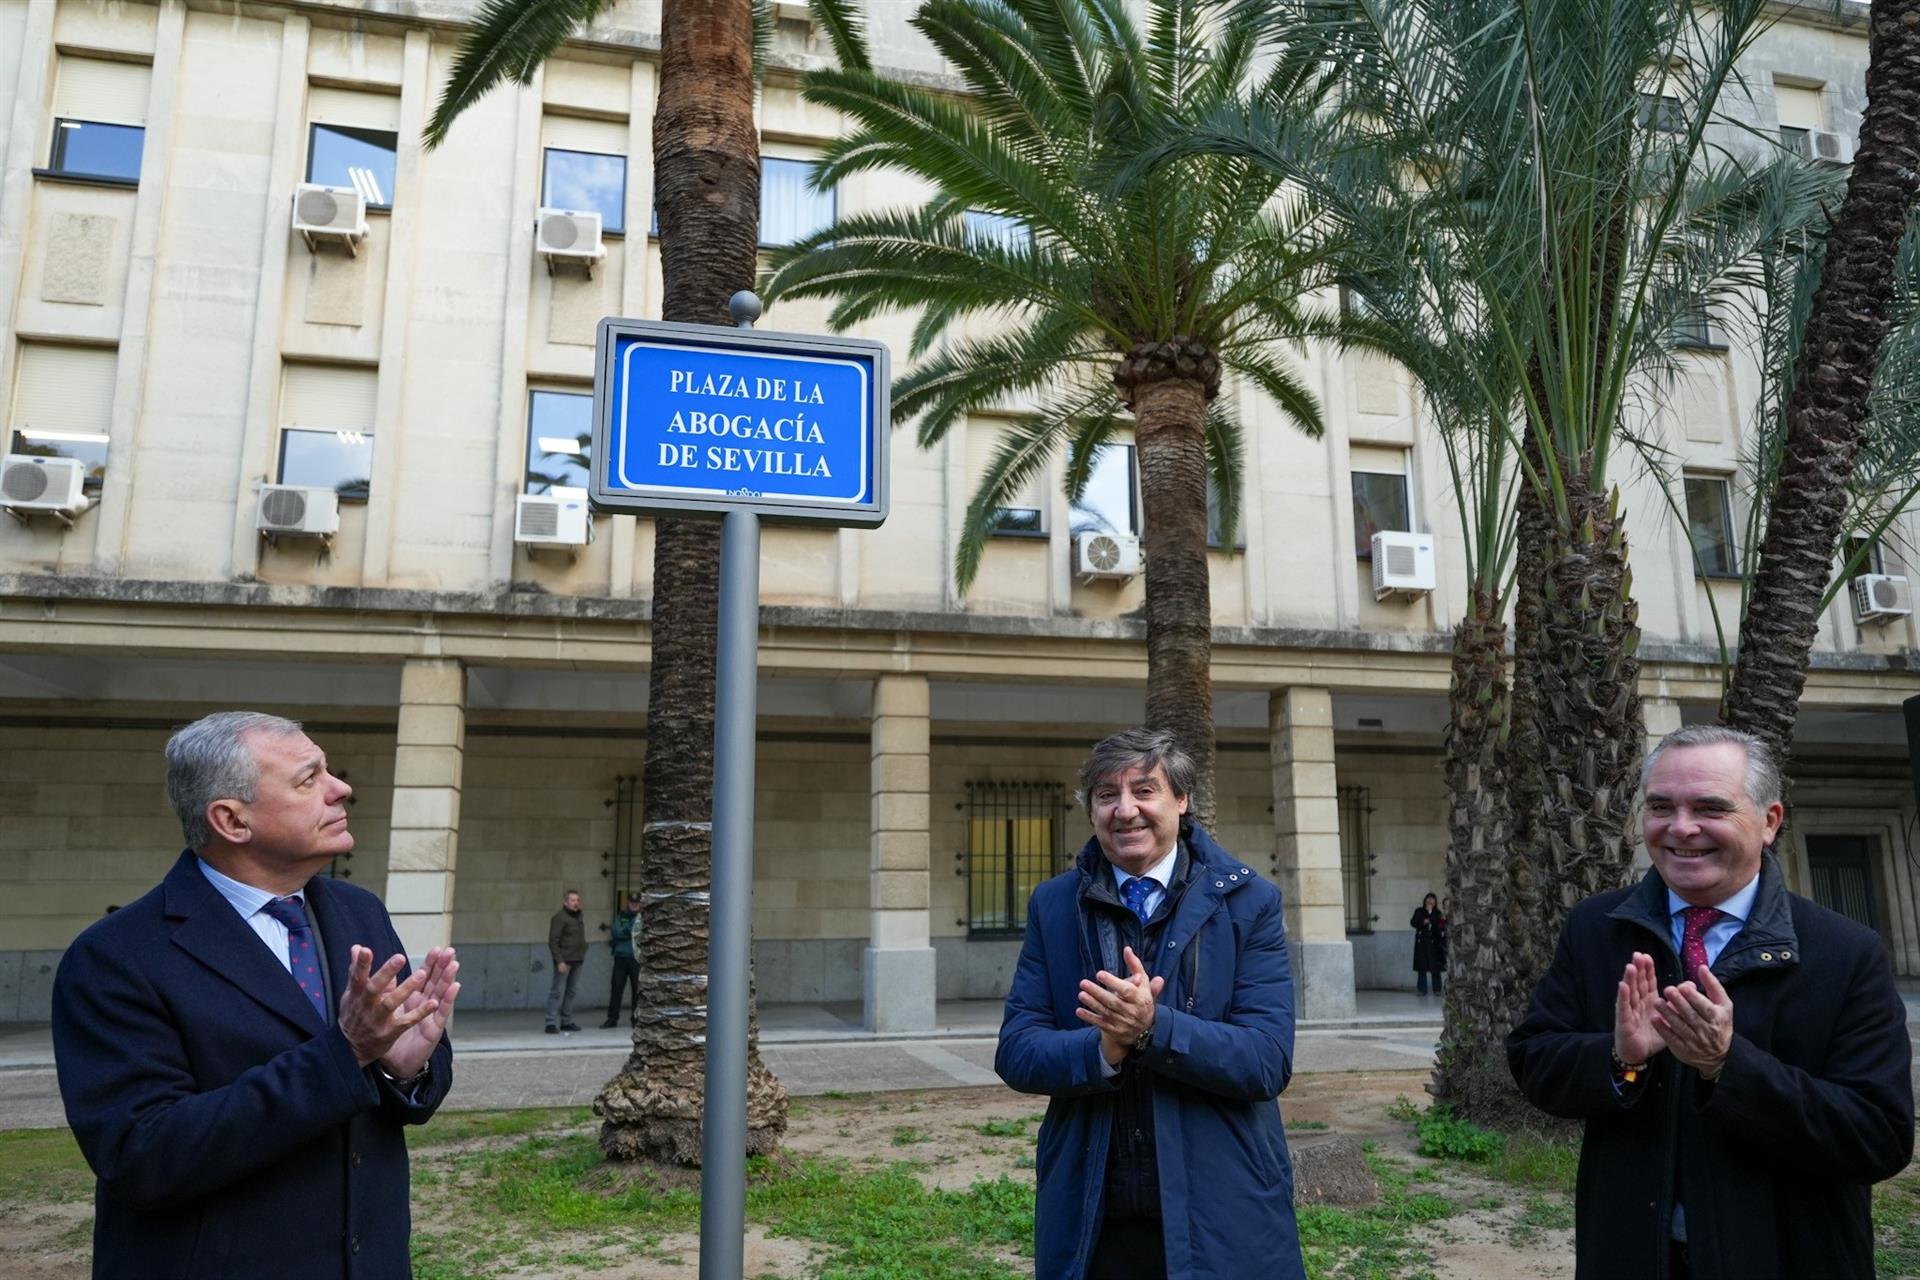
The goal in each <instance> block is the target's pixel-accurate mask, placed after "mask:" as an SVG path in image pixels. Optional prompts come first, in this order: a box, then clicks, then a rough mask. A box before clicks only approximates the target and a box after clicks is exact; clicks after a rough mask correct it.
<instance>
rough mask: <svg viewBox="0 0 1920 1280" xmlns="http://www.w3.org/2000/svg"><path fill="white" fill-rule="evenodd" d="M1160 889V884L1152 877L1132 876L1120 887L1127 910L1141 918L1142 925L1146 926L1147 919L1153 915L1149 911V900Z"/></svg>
mask: <svg viewBox="0 0 1920 1280" xmlns="http://www.w3.org/2000/svg"><path fill="white" fill-rule="evenodd" d="M1159 887H1160V882H1159V881H1157V880H1155V879H1154V878H1153V877H1152V876H1132V877H1129V878H1128V880H1127V881H1126V882H1125V883H1124V884H1122V885H1121V886H1120V897H1121V898H1122V900H1124V901H1125V902H1126V904H1127V909H1128V910H1129V911H1131V912H1133V914H1135V915H1137V916H1139V917H1140V923H1141V924H1145V923H1146V922H1147V917H1148V916H1149V915H1151V914H1152V913H1151V912H1149V911H1148V910H1147V899H1148V898H1150V897H1152V896H1153V891H1154V890H1155V889H1158V888H1159Z"/></svg>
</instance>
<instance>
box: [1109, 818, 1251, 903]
mask: <svg viewBox="0 0 1920 1280" xmlns="http://www.w3.org/2000/svg"><path fill="white" fill-rule="evenodd" d="M1180 849H1181V852H1182V853H1184V854H1185V855H1186V856H1185V857H1183V858H1181V859H1180V861H1179V862H1178V863H1176V864H1175V865H1174V869H1173V884H1172V885H1169V886H1168V889H1169V890H1172V889H1174V888H1176V887H1178V886H1179V885H1180V884H1181V883H1182V882H1183V881H1191V883H1190V884H1189V885H1188V890H1189V892H1188V893H1187V894H1186V897H1189V898H1191V897H1194V896H1195V895H1196V894H1197V895H1200V896H1202V897H1204V898H1205V899H1206V900H1207V901H1208V904H1209V905H1208V908H1207V909H1208V910H1209V911H1211V910H1212V906H1211V904H1212V902H1213V901H1214V900H1216V899H1220V898H1224V897H1226V896H1227V895H1228V894H1231V893H1234V892H1237V891H1238V890H1240V889H1242V888H1245V887H1246V886H1247V885H1249V884H1252V883H1253V881H1254V879H1255V878H1256V877H1255V875H1254V871H1253V868H1252V867H1251V866H1249V865H1248V864H1247V863H1245V862H1242V861H1241V860H1240V859H1238V858H1236V857H1234V856H1233V855H1232V854H1230V853H1228V852H1227V851H1226V850H1225V849H1222V848H1221V847H1220V845H1219V844H1218V843H1217V842H1215V840H1214V838H1213V837H1212V836H1210V835H1208V834H1207V832H1206V829H1205V828H1203V827H1201V826H1198V825H1197V824H1195V823H1194V822H1193V820H1192V819H1190V818H1182V819H1180ZM1074 865H1075V867H1076V869H1077V870H1078V871H1079V872H1080V894H1081V896H1082V897H1090V898H1095V899H1098V900H1099V901H1102V902H1116V903H1117V902H1119V901H1120V895H1119V894H1118V893H1116V892H1115V891H1114V887H1113V873H1112V872H1110V871H1108V870H1107V868H1108V867H1109V866H1110V865H1112V864H1110V863H1109V862H1108V861H1107V855H1106V853H1105V852H1103V851H1102V850H1101V848H1100V841H1099V839H1098V838H1097V837H1089V838H1088V840H1087V842H1086V844H1084V845H1082V846H1081V847H1080V852H1079V854H1077V855H1076V856H1075V858H1074Z"/></svg>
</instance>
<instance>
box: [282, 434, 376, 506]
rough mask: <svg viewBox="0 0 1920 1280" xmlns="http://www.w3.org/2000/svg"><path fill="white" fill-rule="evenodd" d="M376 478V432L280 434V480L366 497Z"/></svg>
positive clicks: (347, 495)
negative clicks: (374, 442)
mask: <svg viewBox="0 0 1920 1280" xmlns="http://www.w3.org/2000/svg"><path fill="white" fill-rule="evenodd" d="M372 477H373V434H372V433H371V432H368V431H306V430H302V429H300V428H298V427H288V428H287V429H286V430H285V431H282V432H281V433H280V483H281V484H305V485H313V486H314V487H316V488H320V489H332V490H333V491H334V492H335V493H337V494H339V495H340V496H341V497H343V498H364V497H366V496H367V489H368V486H369V484H370V482H371V480H372Z"/></svg>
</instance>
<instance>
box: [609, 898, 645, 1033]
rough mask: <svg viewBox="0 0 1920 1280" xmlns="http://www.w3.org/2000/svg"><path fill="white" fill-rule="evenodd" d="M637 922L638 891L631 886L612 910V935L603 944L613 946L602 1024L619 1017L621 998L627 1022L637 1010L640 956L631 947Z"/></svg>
mask: <svg viewBox="0 0 1920 1280" xmlns="http://www.w3.org/2000/svg"><path fill="white" fill-rule="evenodd" d="M639 923H640V894H639V891H638V890H634V891H632V892H629V893H628V894H627V905H626V906H624V907H622V908H620V910H619V911H617V912H615V913H614V917H613V931H612V936H611V937H609V938H608V939H607V945H608V946H610V947H612V948H613V990H612V992H610V993H609V994H608V996H607V1020H606V1021H605V1022H603V1023H601V1024H600V1025H601V1026H602V1027H603V1028H604V1027H611V1026H613V1025H614V1024H615V1023H617V1022H619V1021H620V1005H621V1004H622V1002H623V998H624V1000H625V1002H626V1003H627V1004H628V1006H629V1007H628V1010H627V1025H628V1026H632V1025H633V1018H634V1014H635V1013H637V1012H638V1011H639V1008H640V960H639V957H638V956H637V955H636V954H635V953H634V949H633V948H634V938H633V931H634V928H635V926H637V925H638V924H639ZM629 993H631V994H629Z"/></svg>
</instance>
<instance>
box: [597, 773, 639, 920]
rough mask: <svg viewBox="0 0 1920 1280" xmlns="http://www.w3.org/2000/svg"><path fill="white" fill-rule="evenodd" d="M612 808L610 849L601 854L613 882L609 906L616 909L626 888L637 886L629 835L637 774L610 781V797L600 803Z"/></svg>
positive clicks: (635, 816) (635, 811)
mask: <svg viewBox="0 0 1920 1280" xmlns="http://www.w3.org/2000/svg"><path fill="white" fill-rule="evenodd" d="M604 803H605V804H606V807H607V808H609V809H611V810H613V848H611V849H609V850H608V851H607V852H606V853H603V854H601V855H600V856H601V858H602V860H603V861H605V862H606V863H607V864H608V865H607V869H606V870H605V871H604V872H602V873H601V874H602V875H605V876H607V877H608V878H609V879H611V880H612V881H613V888H612V891H611V892H612V899H613V908H614V910H616V911H618V910H619V909H620V907H621V906H622V905H623V904H624V902H625V899H626V895H627V893H628V892H629V891H631V890H635V889H638V888H640V887H641V886H640V846H639V844H638V843H637V842H636V841H635V840H634V838H633V831H634V827H635V826H636V825H638V823H639V821H640V776H639V775H638V774H632V773H623V774H619V775H617V776H616V777H615V778H614V780H613V798H612V799H610V800H607V801H605V802H604Z"/></svg>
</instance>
